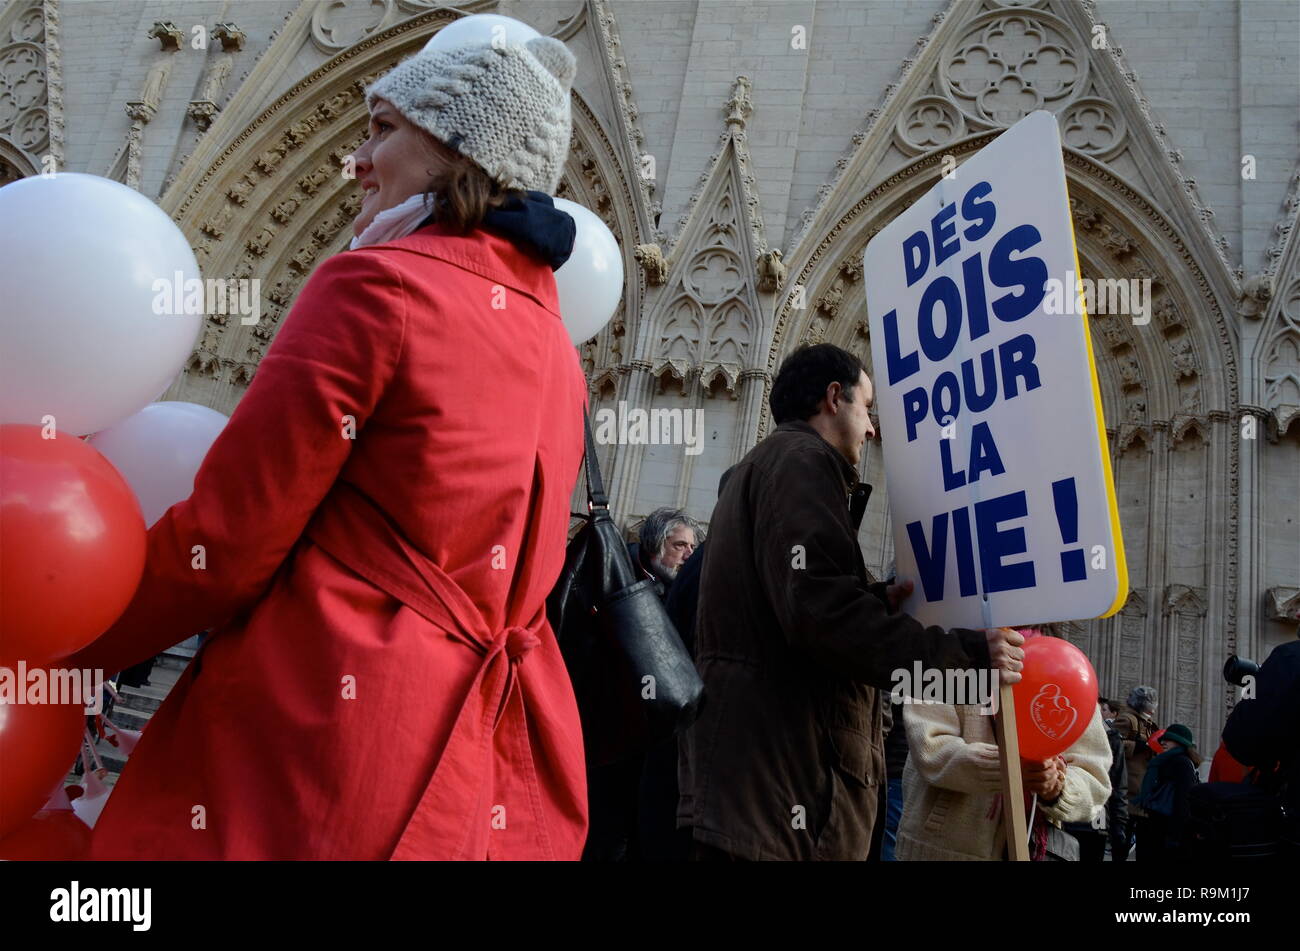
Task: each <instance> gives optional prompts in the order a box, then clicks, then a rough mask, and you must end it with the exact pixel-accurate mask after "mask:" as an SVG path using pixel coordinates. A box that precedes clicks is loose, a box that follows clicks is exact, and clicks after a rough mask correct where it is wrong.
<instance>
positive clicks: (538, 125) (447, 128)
mask: <svg viewBox="0 0 1300 951" xmlns="http://www.w3.org/2000/svg"><path fill="white" fill-rule="evenodd" d="M576 72H577V61H576V60H575V59H574V57H573V54H572V53H571V52H569V49H568V47H566V46H565V45H564V44H563V43H561V42H560V41H559V40H557V39H553V38H552V37H549V36H535V37H533V38H532V39H530V40H528V41H527V42H525V43H523V44H518V43H515V44H503V45H500V46H493V45H491V44H482V45H467V46H458V47H455V48H452V49H448V50H427V49H426V50H421V51H420V52H418V53H416V54H415V55H414V56H412V57H410V58H409V59H406V60H404V61H403V62H401V63H399V64H398V65H397V66H395V67H394V68H393V69H392V70H390V71H389V72H387V73H385V74H384V75H383V76H381V77H380V78H379V79H377V80H376V81H375V82H374V83H372V84H371V85H370V86H368V87H367V88H366V105H367V106H369V107H371V108H373V107H374V101H375V99H376V98H383V99H386V100H388V101H389V102H391V103H392V104H393V106H394V107H395V108H396V109H397V111H398V112H400V113H401V114H402V115H403V116H405V117H406V118H407V119H408V120H410V121H411V122H413V123H414V124H415V125H418V126H419V127H420V128H422V129H424V130H426V131H427V132H429V133H430V134H432V135H433V136H434V137H435V138H437V139H438V140H439V141H440V142H442V143H443V144H444V145H447V146H449V147H451V148H453V149H455V150H456V151H458V152H460V153H461V154H462V155H465V156H467V157H469V158H471V159H473V160H474V161H475V162H477V163H478V165H479V166H480V167H481V168H482V169H483V171H485V172H487V174H488V175H489V176H490V177H491V178H492V179H493V180H495V181H496V182H497V183H498V184H500V185H502V186H503V187H505V188H518V189H523V190H525V191H528V190H536V191H543V192H546V193H547V194H548V195H549V194H552V193H553V192H554V191H555V189H556V188H557V187H558V186H559V184H560V174H561V173H562V172H563V170H564V160H565V157H566V156H567V155H568V152H569V137H570V135H571V133H572V128H573V122H572V118H571V117H570V115H569V90H570V87H571V86H572V84H573V77H574V75H575V74H576Z"/></svg>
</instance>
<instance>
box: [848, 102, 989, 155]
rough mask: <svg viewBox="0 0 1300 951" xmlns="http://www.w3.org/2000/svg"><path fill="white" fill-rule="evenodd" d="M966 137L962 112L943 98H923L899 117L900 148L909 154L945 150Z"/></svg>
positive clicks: (897, 135)
mask: <svg viewBox="0 0 1300 951" xmlns="http://www.w3.org/2000/svg"><path fill="white" fill-rule="evenodd" d="M965 134H966V119H965V118H964V117H963V116H962V114H961V110H959V109H958V108H957V107H956V106H954V105H953V104H952V103H951V102H949V101H948V100H947V99H944V98H943V97H941V96H922V97H921V98H920V99H918V100H916V102H914V103H912V105H911V106H909V107H908V108H907V109H906V110H905V111H904V112H902V113H901V114H900V115H899V117H898V122H897V123H896V127H895V133H894V135H895V141H896V142H897V143H898V146H899V148H900V149H902V150H903V151H904V152H906V153H907V154H909V155H920V154H921V153H922V152H925V151H928V150H930V149H941V148H943V147H944V146H945V145H947V144H948V143H949V142H955V141H957V140H958V139H960V138H961V137H962V136H963V135H965ZM846 164H847V162H846Z"/></svg>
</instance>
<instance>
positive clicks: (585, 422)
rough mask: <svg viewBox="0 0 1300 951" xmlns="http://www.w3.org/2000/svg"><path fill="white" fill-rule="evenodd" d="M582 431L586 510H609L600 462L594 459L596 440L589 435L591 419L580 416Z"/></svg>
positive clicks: (585, 415)
mask: <svg viewBox="0 0 1300 951" xmlns="http://www.w3.org/2000/svg"><path fill="white" fill-rule="evenodd" d="M582 431H583V434H584V436H585V438H586V442H587V451H586V452H585V453H584V454H583V466H584V467H585V469H586V471H587V510H588V512H590V511H591V510H592V509H594V508H596V507H600V508H603V509H605V510H606V511H608V510H609V496H608V495H606V494H605V483H604V482H603V481H602V480H601V478H600V462H599V461H598V460H597V459H596V439H595V437H594V436H592V434H591V418H590V417H589V416H588V415H587V414H586V413H585V412H584V413H583V414H582Z"/></svg>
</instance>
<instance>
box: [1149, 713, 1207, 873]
mask: <svg viewBox="0 0 1300 951" xmlns="http://www.w3.org/2000/svg"><path fill="white" fill-rule="evenodd" d="M1160 745H1161V746H1162V747H1164V752H1163V753H1160V754H1159V755H1158V756H1156V757H1155V759H1153V760H1151V762H1150V763H1148V764H1147V769H1146V773H1145V774H1144V775H1143V777H1142V790H1141V792H1140V793H1139V794H1138V798H1137V802H1138V805H1139V806H1141V807H1142V809H1143V810H1144V811H1145V815H1143V816H1141V817H1139V818H1138V834H1137V840H1138V853H1137V855H1138V861H1140V862H1168V861H1173V860H1174V859H1177V858H1178V857H1179V856H1180V855H1181V853H1182V850H1183V829H1184V827H1185V826H1186V824H1187V815H1188V801H1187V794H1188V793H1189V792H1190V791H1191V789H1192V787H1193V786H1195V785H1196V784H1197V782H1198V781H1199V778H1198V777H1197V775H1196V768H1197V767H1198V766H1200V765H1201V757H1200V755H1199V754H1198V753H1197V752H1196V744H1195V743H1194V742H1192V731H1191V730H1189V729H1188V728H1187V727H1186V726H1184V725H1183V724H1181V723H1174V724H1171V725H1170V726H1169V727H1168V728H1167V729H1166V730H1165V732H1164V733H1163V734H1162V735H1161V737H1160Z"/></svg>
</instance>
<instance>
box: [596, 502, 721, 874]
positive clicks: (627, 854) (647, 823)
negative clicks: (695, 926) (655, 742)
mask: <svg viewBox="0 0 1300 951" xmlns="http://www.w3.org/2000/svg"><path fill="white" fill-rule="evenodd" d="M703 534H704V532H703V529H702V528H701V526H700V523H699V522H697V521H696V520H695V519H693V518H691V517H690V516H689V515H687V514H686V513H685V512H683V511H682V510H681V509H676V508H672V507H665V508H659V509H655V510H654V511H653V512H651V513H650V514H649V515H647V516H646V519H645V521H644V522H643V523H642V525H641V530H640V532H639V533H638V535H637V540H636V541H634V542H630V543H629V544H628V546H627V552H628V556H629V557H630V558H631V559H632V564H633V566H634V567H635V568H636V569H637V570H638V571H639V572H640V573H641V576H642V577H643V578H647V579H652V580H653V581H654V582H655V585H656V587H657V588H658V591H659V598H660V600H664V601H666V599H667V598H668V597H669V596H670V594H671V593H672V590H673V589H674V588H675V587H676V586H677V579H678V576H679V574H680V573H681V571H682V568H683V566H684V565H685V564H686V563H687V562H689V560H690V559H691V558H692V557H693V556H694V553H695V552H696V551H697V550H698V548H699V547H700V546H701V545H702V541H703V539H702V536H703ZM669 743H670V746H668V747H666V748H665V749H664V750H659V749H653V750H649V751H647V752H646V753H644V754H636V755H633V756H629V757H627V758H626V759H622V760H619V761H618V762H616V763H607V764H605V765H603V766H593V767H590V768H588V770H587V800H588V803H589V804H590V810H591V827H590V830H589V832H588V834H587V845H586V847H585V848H584V850H583V859H584V860H586V861H593V862H620V861H642V860H671V859H673V858H676V857H677V854H676V852H675V851H674V846H673V841H672V840H673V839H674V837H675V830H674V829H673V827H672V825H671V824H669V825H668V826H667V828H666V830H665V829H664V828H663V827H662V826H663V823H661V822H656V821H655V817H656V814H657V812H658V811H659V810H657V809H656V808H655V804H656V803H657V802H659V801H660V800H662V799H663V798H665V797H667V796H670V795H671V797H672V801H673V804H674V807H675V806H676V802H677V793H676V785H677V783H676V777H675V776H674V777H673V779H672V782H671V790H669V789H668V788H666V787H667V783H668V780H667V779H666V778H665V767H664V766H663V765H662V761H664V760H670V761H671V767H672V771H673V772H675V771H676V765H677V739H676V737H673V738H672V739H671V740H670V741H669ZM670 815H671V813H670Z"/></svg>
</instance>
